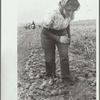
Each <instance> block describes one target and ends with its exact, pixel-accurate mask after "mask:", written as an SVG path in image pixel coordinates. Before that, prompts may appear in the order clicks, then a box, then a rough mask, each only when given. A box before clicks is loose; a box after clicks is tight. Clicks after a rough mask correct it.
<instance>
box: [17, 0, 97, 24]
mask: <svg viewBox="0 0 100 100" xmlns="http://www.w3.org/2000/svg"><path fill="white" fill-rule="evenodd" d="M78 1H79V2H80V5H81V6H80V9H79V10H78V11H77V12H76V14H75V19H74V20H86V19H96V18H97V14H98V0H78ZM58 2H59V0H18V6H17V8H18V17H17V18H18V24H20V23H29V22H31V21H33V20H34V21H35V22H40V21H41V18H42V16H43V15H44V12H45V10H47V9H49V8H51V7H54V6H57V4H58Z"/></svg>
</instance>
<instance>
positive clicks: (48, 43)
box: [41, 28, 70, 78]
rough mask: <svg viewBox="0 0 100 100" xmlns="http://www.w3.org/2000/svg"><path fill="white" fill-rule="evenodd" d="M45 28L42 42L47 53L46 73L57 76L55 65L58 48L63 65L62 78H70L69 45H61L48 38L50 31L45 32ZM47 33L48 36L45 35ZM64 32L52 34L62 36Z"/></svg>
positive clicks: (42, 33)
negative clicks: (56, 49)
mask: <svg viewBox="0 0 100 100" xmlns="http://www.w3.org/2000/svg"><path fill="white" fill-rule="evenodd" d="M44 30H45V28H43V30H42V32H41V42H42V47H43V50H44V53H45V66H46V73H47V75H49V76H52V75H56V64H55V46H57V48H58V51H59V55H60V64H61V75H62V78H67V77H69V76H70V71H69V58H68V46H69V45H68V44H65V43H60V42H58V41H56V40H54V39H51V38H49V37H47V34H49V33H48V32H51V31H50V30H48V31H44ZM44 32H46V34H44ZM61 32H62V31H57V32H54V33H53V32H52V34H55V35H59V36H60V35H62V33H61Z"/></svg>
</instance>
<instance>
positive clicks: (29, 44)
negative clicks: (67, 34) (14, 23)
mask: <svg viewBox="0 0 100 100" xmlns="http://www.w3.org/2000/svg"><path fill="white" fill-rule="evenodd" d="M41 30H42V28H40V27H38V26H36V29H34V30H32V29H31V30H26V29H25V28H24V27H23V26H18V35H17V39H18V40H17V43H18V44H17V46H18V76H19V77H20V76H22V75H21V73H24V69H25V68H26V67H25V66H26V65H27V62H28V63H29V62H30V65H29V66H28V67H29V68H30V69H28V74H29V73H30V72H31V70H36V71H37V72H36V73H35V74H39V73H38V71H40V70H42V67H41V66H44V56H43V54H44V53H43V50H42V47H41V39H40V34H41ZM57 55H58V54H57ZM56 57H57V58H56V59H57V60H58V61H59V58H58V56H56ZM69 60H70V69H71V72H72V73H73V76H75V75H76V76H77V77H80V76H81V78H80V81H79V83H77V84H76V85H74V86H72V87H69V90H70V91H71V92H72V97H73V98H74V99H68V100H96V20H84V21H75V22H72V23H71V45H70V48H69ZM41 64H42V65H41ZM34 66H35V67H34ZM31 67H32V68H31ZM33 67H34V68H33ZM35 68H36V69H35ZM43 68H44V67H43ZM57 69H59V63H57ZM57 73H58V72H57ZM24 74H25V73H24ZM25 75H26V74H25ZM25 75H24V76H25ZM18 80H19V79H18ZM83 80H85V81H83ZM19 81H20V80H19ZM34 81H35V80H34ZM41 81H42V80H41ZM24 83H25V82H23V84H24ZM29 84H31V82H29ZM38 85H39V84H38ZM19 90H20V88H19ZM34 96H36V95H35V94H34ZM36 97H39V96H36ZM41 97H42V96H41ZM44 97H45V98H46V96H44ZM60 97H61V96H60V95H59V96H58V99H57V96H54V97H52V96H51V97H50V98H48V99H43V100H67V99H60ZM19 100H23V99H19ZM28 100H29V99H28ZM30 100H31V99H30ZM34 100H42V99H34Z"/></svg>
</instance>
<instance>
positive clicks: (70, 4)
mask: <svg viewBox="0 0 100 100" xmlns="http://www.w3.org/2000/svg"><path fill="white" fill-rule="evenodd" d="M79 6H80V4H79V2H78V0H60V1H59V7H60V8H67V9H68V10H74V11H75V10H77V9H78V8H79Z"/></svg>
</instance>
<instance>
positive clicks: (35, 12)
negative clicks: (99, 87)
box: [17, 0, 97, 100]
mask: <svg viewBox="0 0 100 100" xmlns="http://www.w3.org/2000/svg"><path fill="white" fill-rule="evenodd" d="M96 6H97V1H96V0H95V1H94V0H24V1H23V0H19V1H18V33H17V38H18V45H17V46H18V47H17V49H18V100H96V35H97V34H96V32H97V31H96V18H97V8H96Z"/></svg>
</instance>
